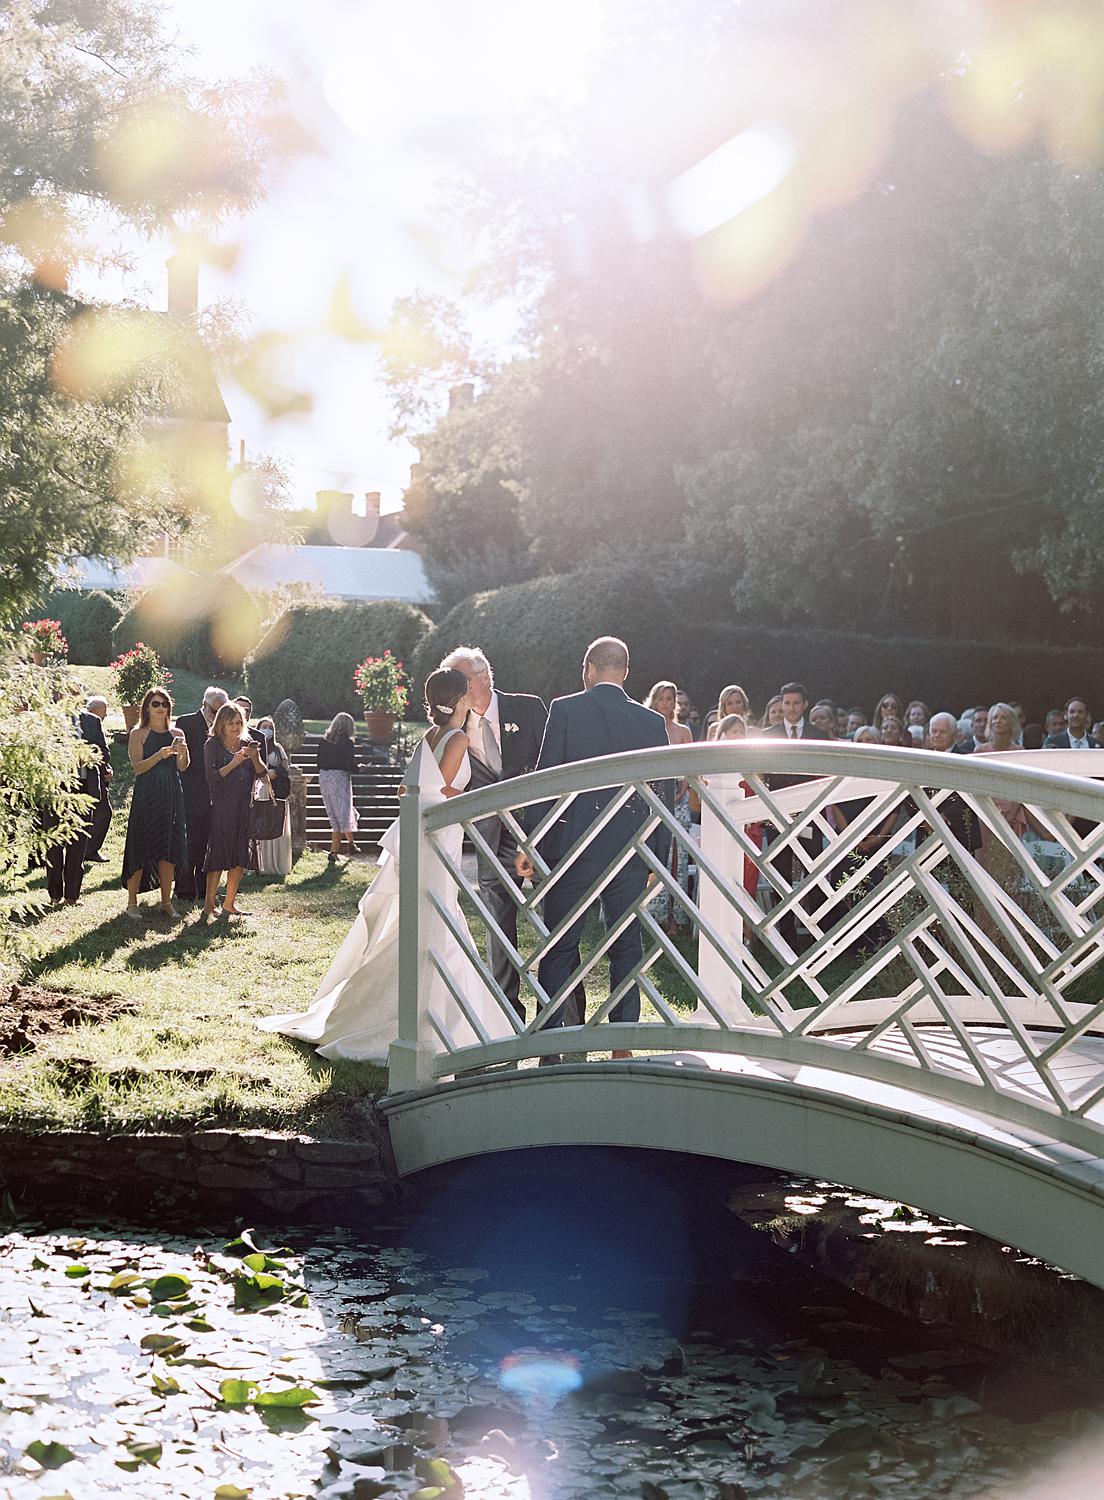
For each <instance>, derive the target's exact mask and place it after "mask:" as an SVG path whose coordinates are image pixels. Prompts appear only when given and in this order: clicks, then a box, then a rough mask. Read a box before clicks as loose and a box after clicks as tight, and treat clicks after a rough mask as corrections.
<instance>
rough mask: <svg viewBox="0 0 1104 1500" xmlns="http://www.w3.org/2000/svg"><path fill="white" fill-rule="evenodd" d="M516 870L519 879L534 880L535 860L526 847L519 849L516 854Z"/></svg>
mask: <svg viewBox="0 0 1104 1500" xmlns="http://www.w3.org/2000/svg"><path fill="white" fill-rule="evenodd" d="M514 870H515V871H516V872H517V876H518V879H519V880H532V878H533V861H532V860H531V859H530V858H529V856H528V854H526V852H525V850H524V849H519V850H518V851H517V853H516V854H515V855H514Z"/></svg>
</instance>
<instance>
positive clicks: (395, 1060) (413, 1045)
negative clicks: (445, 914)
mask: <svg viewBox="0 0 1104 1500" xmlns="http://www.w3.org/2000/svg"><path fill="white" fill-rule="evenodd" d="M428 854H429V850H428V849H427V847H426V834H425V824H424V822H423V819H422V799H421V792H420V789H419V787H418V785H417V783H415V784H414V785H411V784H410V782H409V781H408V782H407V783H406V792H405V793H404V795H403V796H402V797H401V798H400V799H399V1025H398V1037H397V1039H396V1040H395V1041H393V1042H392V1043H391V1046H390V1048H389V1050H388V1054H387V1064H388V1087H389V1088H390V1090H391V1092H392V1093H398V1092H400V1091H402V1090H404V1089H414V1088H419V1087H421V1085H422V1084H426V1083H429V1082H431V1080H432V1076H433V1075H432V1059H433V1043H432V1039H431V1038H430V1037H428V1036H424V1035H423V1034H422V1014H421V993H420V992H421V982H422V975H423V971H424V968H425V963H424V958H425V955H424V953H423V951H422V950H423V946H424V943H423V935H424V933H425V931H426V928H427V923H426V916H427V915H428V898H427V896H426V876H427V873H428V872H427V869H426V866H427V856H428Z"/></svg>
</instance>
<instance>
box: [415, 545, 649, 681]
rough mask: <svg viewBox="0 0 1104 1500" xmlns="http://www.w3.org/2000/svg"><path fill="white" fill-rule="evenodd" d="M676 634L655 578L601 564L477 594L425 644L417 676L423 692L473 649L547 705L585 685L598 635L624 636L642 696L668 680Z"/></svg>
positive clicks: (506, 678) (632, 675)
mask: <svg viewBox="0 0 1104 1500" xmlns="http://www.w3.org/2000/svg"><path fill="white" fill-rule="evenodd" d="M676 631H677V625H676V621H675V617H674V614H673V612H672V611H671V609H670V607H669V606H668V605H667V603H666V602H665V600H664V598H663V596H662V594H661V592H660V590H659V588H658V587H657V585H656V583H655V580H654V579H653V577H652V576H651V574H649V573H646V572H643V571H641V570H637V569H635V568H630V569H619V568H617V567H615V566H611V565H602V566H598V565H596V566H593V567H589V568H585V569H580V570H579V571H578V572H576V573H560V574H553V575H549V576H547V577H544V578H534V579H532V580H531V581H530V582H528V583H515V584H510V585H508V586H507V587H506V588H501V589H493V590H490V591H488V592H487V593H482V594H473V595H472V597H471V598H470V599H465V600H464V601H463V602H462V603H461V604H458V605H457V606H456V607H455V608H454V609H452V610H450V611H449V613H448V614H447V615H446V616H445V617H444V619H443V620H442V621H441V622H440V624H439V625H437V626H435V627H434V629H433V630H432V632H431V633H430V634H429V635H428V636H427V637H426V639H425V640H424V641H423V642H422V645H421V647H420V649H419V651H418V655H417V657H416V658H415V662H414V670H415V676H416V678H417V681H418V684H419V686H420V685H421V684H422V683H423V682H424V681H425V679H426V677H427V676H428V675H429V673H430V672H431V671H432V670H433V669H434V668H435V667H436V666H438V665H439V663H440V661H441V658H442V657H443V656H445V655H447V654H448V652H449V651H452V650H453V649H454V648H455V647H457V646H476V647H478V648H479V649H480V650H482V651H484V652H485V653H486V655H487V657H488V658H489V660H490V662H491V665H492V666H493V667H494V672H495V679H496V681H497V682H499V683H500V684H501V685H502V687H503V688H504V689H505V690H507V691H509V690H511V689H513V690H514V691H515V692H524V693H539V694H540V696H541V697H542V698H544V700H545V701H546V702H547V701H548V700H549V699H550V698H555V697H559V696H560V695H561V694H563V693H574V692H577V691H578V690H579V688H580V687H581V686H582V682H581V672H582V662H583V653H584V651H585V650H586V648H587V646H588V645H589V644H590V642H591V641H592V640H594V639H595V637H596V636H599V635H619V636H623V637H624V639H625V640H626V641H628V643H629V652H630V657H631V663H630V671H629V683H628V686H629V691H630V692H632V693H633V694H634V695H636V696H640V695H641V694H643V693H646V692H647V691H648V689H649V687H650V686H651V685H652V683H653V682H655V681H657V680H658V679H659V678H661V677H666V676H668V675H669V672H670V647H671V643H672V641H673V640H674V639H675V636H676Z"/></svg>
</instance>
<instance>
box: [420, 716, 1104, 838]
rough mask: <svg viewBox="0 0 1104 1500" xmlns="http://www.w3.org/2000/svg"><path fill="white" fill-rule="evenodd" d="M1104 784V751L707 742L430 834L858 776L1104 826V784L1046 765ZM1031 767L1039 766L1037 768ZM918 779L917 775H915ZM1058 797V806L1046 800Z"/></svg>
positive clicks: (531, 794) (629, 754) (547, 787)
mask: <svg viewBox="0 0 1104 1500" xmlns="http://www.w3.org/2000/svg"><path fill="white" fill-rule="evenodd" d="M1075 756H1076V757H1077V764H1079V765H1083V766H1085V768H1086V772H1088V771H1089V770H1090V768H1091V769H1095V770H1096V771H1097V774H1098V775H1099V776H1100V777H1102V778H1104V750H1099V751H1093V750H1039V751H1031V750H1019V751H1007V752H995V753H992V754H987V755H978V756H976V757H975V756H973V755H953V754H950V753H949V752H942V751H935V750H920V749H906V748H899V747H896V746H885V745H853V744H850V743H846V744H845V743H842V742H840V741H835V740H826V741H818V740H802V741H799V742H797V743H794V742H793V741H789V740H782V739H771V740H753V739H748V740H738V741H731V740H730V741H727V742H725V743H723V744H717V743H716V742H715V741H710V742H708V743H705V742H703V741H698V742H696V743H694V744H691V745H668V746H664V747H662V748H660V749H658V750H627V751H623V752H622V753H620V754H618V755H603V756H596V757H594V758H593V759H591V760H579V761H572V762H570V763H569V764H567V765H562V766H551V767H549V768H548V769H547V770H544V771H531V772H530V773H529V774H528V775H526V776H516V777H514V778H513V779H512V780H509V781H499V782H495V783H492V784H491V785H489V786H485V787H480V788H478V789H477V790H475V791H468V792H463V793H461V794H460V796H458V797H450V798H449V799H448V800H447V801H445V802H443V803H439V804H438V805H437V806H434V807H430V808H427V809H426V810H425V814H424V816H425V827H426V832H427V833H436V832H438V831H439V830H440V829H442V828H446V827H448V826H449V825H450V824H455V823H467V822H472V821H474V820H476V819H481V818H485V817H493V816H494V815H495V814H496V813H499V812H503V811H506V810H515V809H517V808H522V807H529V806H532V805H533V804H534V803H537V802H548V801H551V800H553V799H554V798H556V797H558V796H562V795H564V794H566V793H569V792H573V793H577V792H584V791H600V790H605V789H607V788H609V787H614V786H623V785H625V784H626V783H628V782H633V781H667V780H676V779H683V778H688V777H691V776H696V775H703V776H708V775H710V774H712V775H715V776H720V775H734V774H745V773H750V774H752V775H775V774H777V775H787V776H793V775H805V776H831V775H837V776H838V775H844V776H857V777H861V778H863V779H864V780H874V781H893V782H898V783H903V784H904V785H907V786H938V787H940V788H943V789H945V790H947V791H952V792H965V793H976V794H978V795H981V796H990V797H992V796H996V797H1002V798H1004V797H1007V798H1008V800H1010V801H1017V802H1030V803H1034V804H1036V805H1037V806H1048V807H1059V808H1061V809H1062V810H1063V811H1064V812H1068V813H1071V814H1072V815H1073V816H1074V817H1083V818H1101V817H1102V816H1104V784H1100V785H1098V784H1096V783H1095V782H1094V780H1093V779H1092V777H1091V776H1090V775H1089V774H1073V773H1072V772H1070V771H1058V770H1054V771H1052V770H1049V769H1044V768H1043V767H1042V766H1040V765H1039V764H1038V761H1039V760H1041V759H1044V758H1045V759H1051V758H1053V759H1059V758H1061V760H1063V761H1064V762H1065V763H1066V764H1070V762H1071V761H1072V759H1073V757H1075ZM1028 757H1030V761H1029V760H1028ZM910 773H911V774H910ZM1048 792H1049V793H1050V794H1052V796H1051V797H1050V798H1048V797H1047V795H1046V793H1048Z"/></svg>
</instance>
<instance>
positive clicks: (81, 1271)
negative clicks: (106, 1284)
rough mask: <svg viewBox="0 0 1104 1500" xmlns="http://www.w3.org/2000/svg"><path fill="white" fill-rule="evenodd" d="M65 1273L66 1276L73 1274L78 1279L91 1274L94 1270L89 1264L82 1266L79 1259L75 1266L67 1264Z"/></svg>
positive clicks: (74, 1278)
mask: <svg viewBox="0 0 1104 1500" xmlns="http://www.w3.org/2000/svg"><path fill="white" fill-rule="evenodd" d="M65 1274H66V1276H71V1277H72V1278H73V1280H74V1281H76V1280H78V1279H80V1280H83V1279H84V1277H85V1276H91V1275H92V1272H91V1271H90V1270H89V1269H88V1267H87V1266H82V1265H81V1264H80V1262H79V1261H78V1262H77V1264H76V1265H75V1266H66V1267H65Z"/></svg>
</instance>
